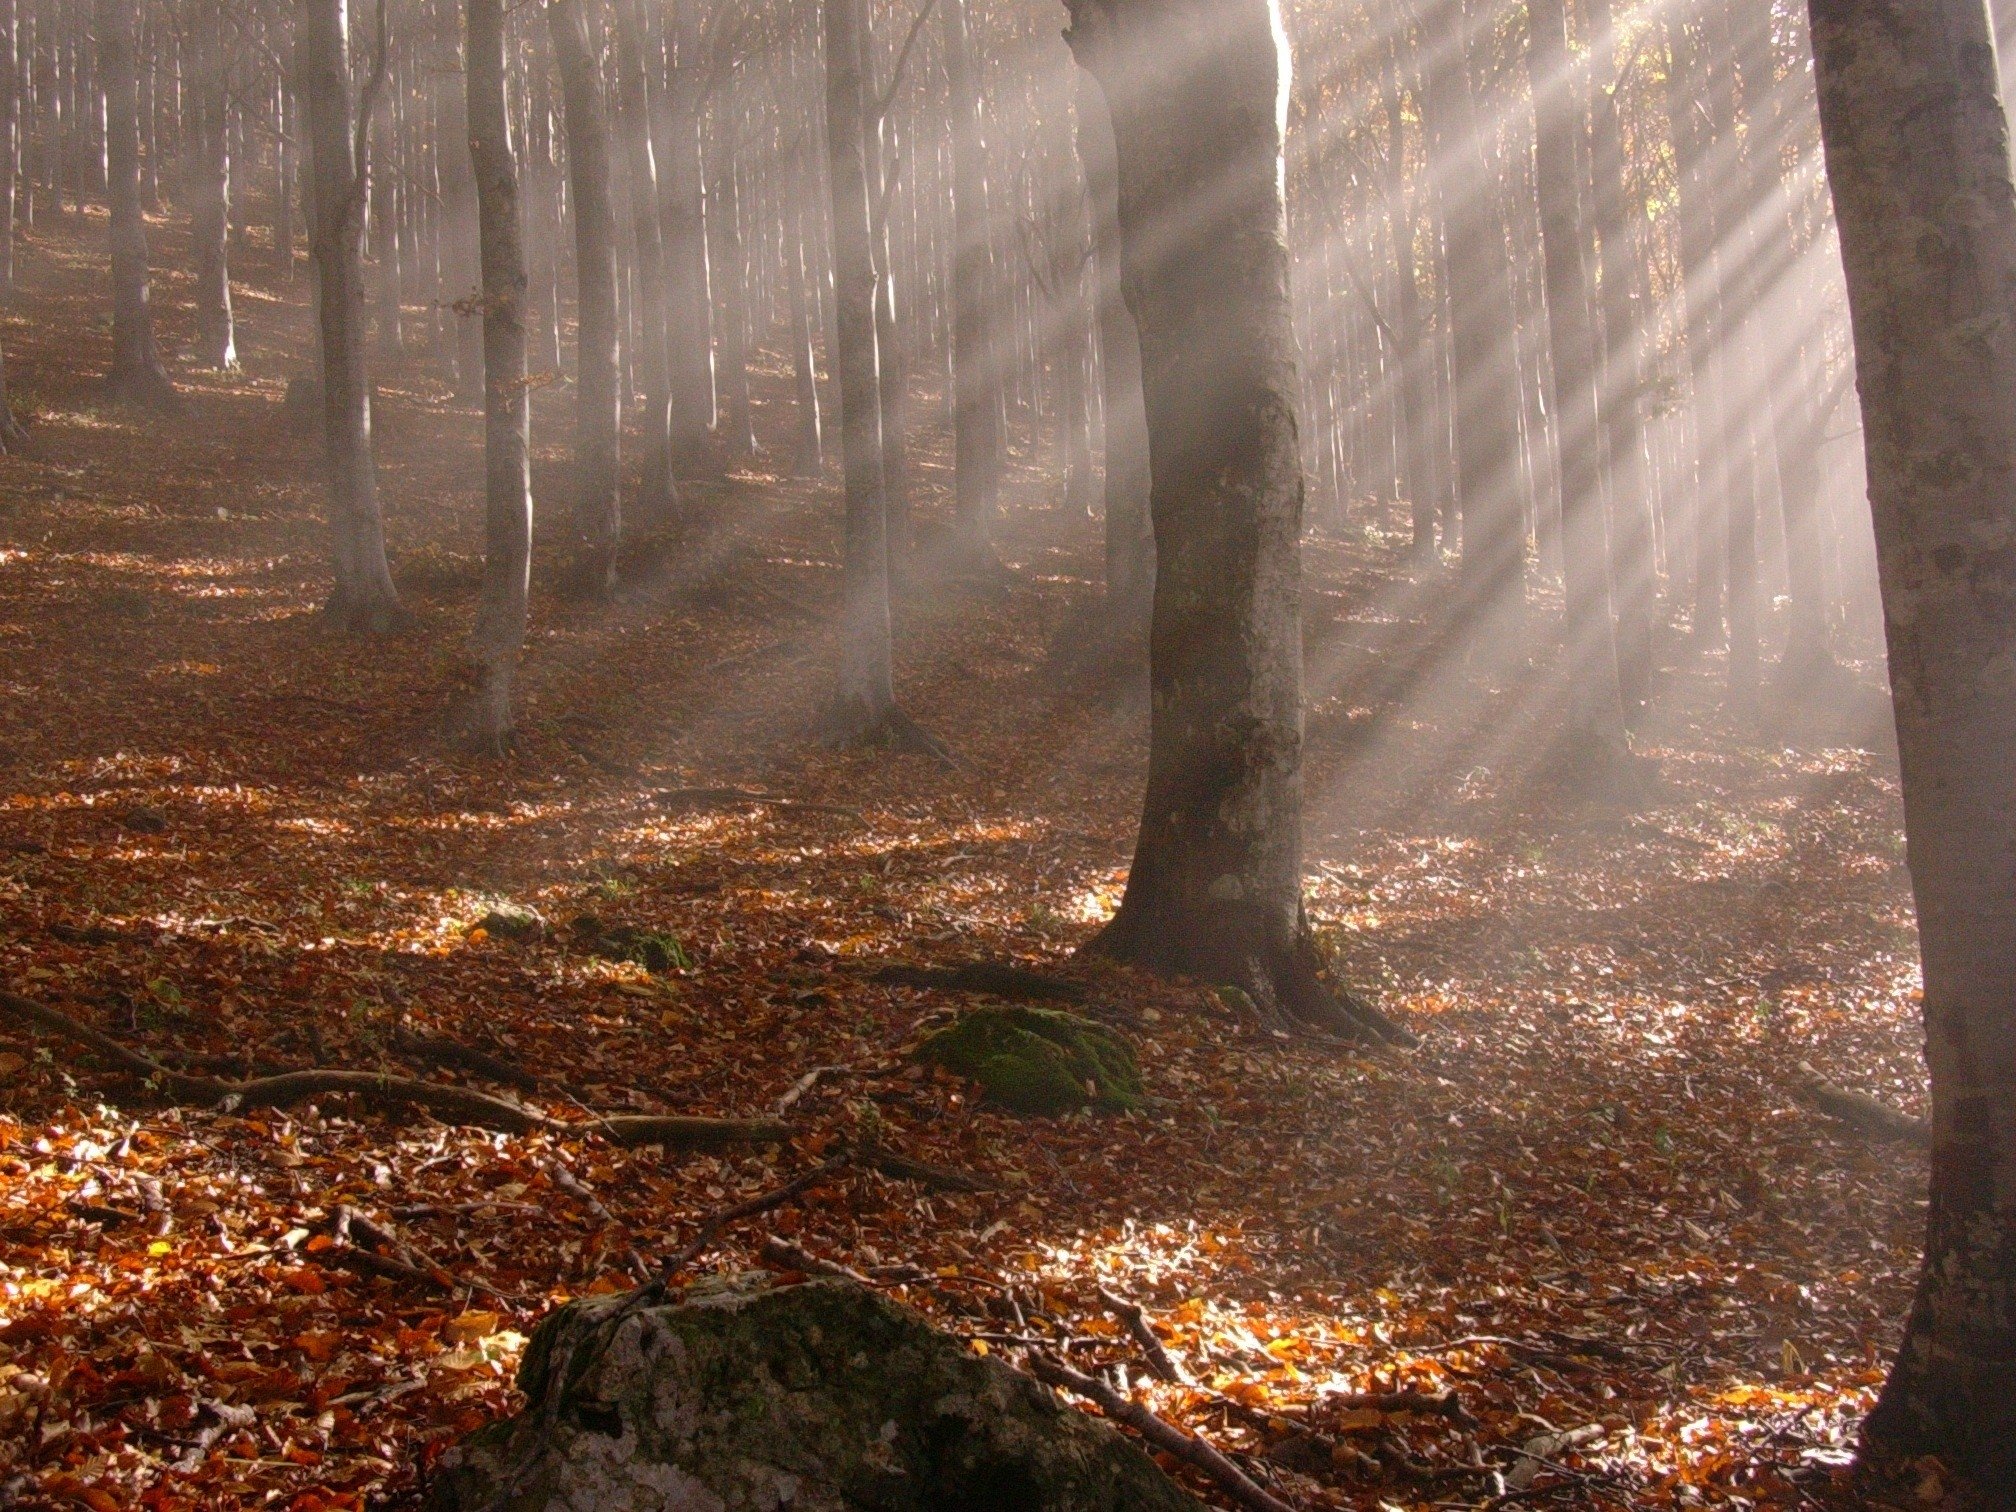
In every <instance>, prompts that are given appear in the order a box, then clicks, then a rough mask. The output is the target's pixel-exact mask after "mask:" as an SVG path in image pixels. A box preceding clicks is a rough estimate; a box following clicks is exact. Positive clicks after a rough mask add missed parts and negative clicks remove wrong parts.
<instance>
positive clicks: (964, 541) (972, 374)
mask: <svg viewBox="0 0 2016 1512" xmlns="http://www.w3.org/2000/svg"><path fill="white" fill-rule="evenodd" d="M939 16H940V18H941V20H940V24H941V27H942V33H943V38H944V48H945V74H946V80H947V86H946V87H947V89H948V90H949V93H950V99H951V102H952V241H953V254H952V257H953V265H952V388H953V395H954V397H953V405H954V418H953V492H954V495H955V497H956V508H957V512H958V532H959V543H960V555H961V556H962V557H964V558H965V559H966V561H967V562H969V563H971V564H979V563H985V562H991V561H992V560H993V552H994V548H993V544H992V542H993V535H994V517H995V515H996V514H997V513H998V512H999V509H1000V502H1001V369H1000V365H999V361H998V358H997V355H996V351H995V340H994V330H993V319H992V315H993V312H992V307H991V298H992V292H991V290H990V289H989V287H988V286H989V284H990V282H991V279H990V277H989V272H990V267H989V265H990V261H991V253H990V250H989V243H988V238H989V232H988V223H987V222H988V216H987V178H986V165H985V162H984V161H983V158H982V152H981V147H982V139H981V134H980V97H979V91H978V90H977V89H976V88H975V87H974V85H973V75H972V64H971V60H970V58H969V55H968V46H967V38H966V0H939Z"/></svg>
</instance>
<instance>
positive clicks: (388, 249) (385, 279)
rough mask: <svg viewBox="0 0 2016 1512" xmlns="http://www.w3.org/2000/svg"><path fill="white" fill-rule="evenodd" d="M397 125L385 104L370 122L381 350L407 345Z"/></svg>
mask: <svg viewBox="0 0 2016 1512" xmlns="http://www.w3.org/2000/svg"><path fill="white" fill-rule="evenodd" d="M398 140H399V136H398V126H397V123H396V122H395V121H394V119H393V115H392V111H391V109H390V108H389V107H388V108H386V109H383V110H380V111H379V112H378V113H377V116H376V118H375V119H374V120H373V121H372V122H371V160H372V167H371V238H370V240H371V243H372V246H373V248H374V249H375V251H376V254H377V255H376V257H375V258H374V259H373V262H374V267H373V282H374V285H375V287H376V290H377V295H378V340H379V343H380V345H381V348H382V350H384V351H385V352H388V353H394V354H397V353H400V352H403V351H404V350H405V349H406V333H405V320H404V311H403V309H402V307H401V304H400V277H401V274H400V269H399V175H398V173H397V172H396V171H395V168H396V165H395V163H394V160H393V152H394V144H395V143H396V142H397V141H398Z"/></svg>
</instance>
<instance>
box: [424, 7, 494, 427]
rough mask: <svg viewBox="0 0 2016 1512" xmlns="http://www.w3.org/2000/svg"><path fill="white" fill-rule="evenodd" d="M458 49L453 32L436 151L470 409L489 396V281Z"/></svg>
mask: <svg viewBox="0 0 2016 1512" xmlns="http://www.w3.org/2000/svg"><path fill="white" fill-rule="evenodd" d="M450 14H451V15H452V14H453V12H452V11H451V12H450ZM458 43H459V38H457V37H456V35H455V31H454V30H453V29H450V30H449V31H448V32H447V33H446V35H445V36H444V37H443V38H442V41H441V61H440V64H439V65H438V66H439V67H440V69H441V70H442V72H443V73H444V74H446V75H448V76H449V77H448V81H447V84H446V86H445V87H443V88H442V89H441V92H440V93H439V94H438V95H437V97H436V98H437V103H438V106H439V109H440V116H439V122H440V131H439V134H438V136H437V137H436V138H435V149H434V150H435V155H436V159H437V163H438V172H439V176H440V180H441V261H442V265H443V271H444V272H445V273H446V275H447V279H448V309H447V315H448V319H449V321H450V322H451V329H452V331H453V334H454V340H455V347H454V355H455V397H456V398H457V399H458V400H460V401H461V402H463V403H464V404H475V403H478V402H479V401H480V400H481V398H482V396H483V391H484V384H483V317H482V315H481V314H480V313H479V312H478V310H477V308H476V305H477V297H476V296H477V288H478V286H479V285H480V284H481V282H482V276H483V275H482V269H481V266H480V264H479V262H478V259H477V252H476V213H477V212H476V180H475V176H474V175H473V174H472V173H471V172H470V171H469V154H468V152H467V151H466V150H465V146H466V144H467V142H468V140H469V117H468V100H467V97H466V95H467V92H466V89H465V88H457V87H455V81H454V78H453V75H455V74H458V73H461V72H462V59H461V56H460V53H461V48H460V46H459V45H458Z"/></svg>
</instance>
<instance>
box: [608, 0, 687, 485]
mask: <svg viewBox="0 0 2016 1512" xmlns="http://www.w3.org/2000/svg"><path fill="white" fill-rule="evenodd" d="M615 16H616V137H617V140H618V141H620V142H621V143H622V144H623V156H624V165H625V173H626V178H627V179H628V183H629V189H630V231H631V246H632V248H633V254H634V256H635V259H636V261H635V263H634V264H633V266H634V268H635V270H636V275H637V309H636V321H635V330H636V333H637V341H636V348H635V351H634V352H633V354H632V359H631V360H632V361H633V363H634V364H635V366H636V369H637V377H638V380H639V386H640V387H641V388H642V389H643V390H644V414H643V418H642V422H641V425H640V431H641V434H642V438H643V443H644V455H643V457H642V458H641V459H640V460H641V462H642V464H643V476H642V479H641V481H640V483H639V485H638V500H637V503H638V508H639V509H640V510H641V511H646V512H649V513H653V514H658V515H666V514H669V512H670V510H671V509H672V506H673V505H674V503H675V502H676V501H677V499H678V489H677V487H676V486H675V485H674V483H673V481H672V377H671V371H670V369H669V367H668V362H669V360H670V351H671V348H670V346H669V344H668V332H667V328H666V315H665V302H666V287H665V243H664V231H663V227H662V226H661V225H660V223H659V218H658V159H657V156H656V154H655V153H654V152H653V150H652V146H651V91H650V84H649V79H648V77H647V74H646V70H645V66H644V7H643V5H642V4H641V3H640V0H617V3H616V7H615Z"/></svg>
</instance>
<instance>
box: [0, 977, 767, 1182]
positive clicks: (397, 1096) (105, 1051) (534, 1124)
mask: <svg viewBox="0 0 2016 1512" xmlns="http://www.w3.org/2000/svg"><path fill="white" fill-rule="evenodd" d="M0 1019H11V1020H13V1021H14V1022H15V1023H19V1024H25V1025H27V1026H29V1027H30V1028H35V1029H41V1030H45V1031H47V1032H49V1033H51V1034H59V1035H61V1036H63V1037H64V1038H65V1039H68V1040H71V1041H73V1042H74V1043H76V1044H80V1045H83V1046H84V1047H85V1048H86V1049H88V1050H90V1051H92V1052H93V1053H94V1054H96V1055H98V1056H99V1057H100V1058H102V1059H104V1060H105V1061H107V1062H109V1063H110V1064H112V1065H113V1066H116V1067H117V1068H118V1069H119V1070H121V1071H125V1072H127V1073H129V1074H130V1075H133V1076H138V1077H141V1078H143V1079H145V1080H146V1081H147V1082H148V1083H150V1084H151V1085H153V1086H155V1087H157V1088H159V1089H160V1090H161V1092H162V1093H163V1094H164V1095H165V1096H166V1097H168V1098H169V1099H170V1100H171V1101H174V1102H179V1103H187V1104H191V1105H196V1106H222V1107H223V1108H225V1109H226V1110H227V1111H234V1112H235V1111H236V1110H237V1109H239V1108H286V1107H292V1106H294V1105H296V1104H298V1103H303V1102H307V1101H308V1100H309V1099H311V1098H316V1097H329V1096H337V1095H345V1096H354V1097H357V1098H360V1099H361V1100H362V1101H364V1102H365V1103H366V1104H368V1105H370V1106H372V1107H374V1108H378V1109H381V1110H391V1109H405V1108H421V1109H424V1110H425V1111H426V1112H428V1113H431V1114H433V1115H434V1116H435V1117H436V1118H438V1119H440V1120H441V1121H442V1122H443V1123H459V1124H468V1125H471V1126H473V1127H475V1128H480V1129H495V1130H497V1131H499V1132H501V1133H505V1134H529V1133H533V1132H544V1133H550V1134H555V1135H560V1136H563V1137H572V1136H576V1135H579V1134H581V1133H584V1132H586V1131H588V1130H594V1131H595V1132H597V1133H600V1134H601V1135H602V1136H603V1137H605V1138H606V1139H609V1140H610V1141H612V1142H613V1143H615V1144H620V1145H651V1144H662V1145H664V1146H666V1147H667V1148H669V1149H675V1150H722V1149H733V1148H737V1147H741V1146H746V1145H762V1144H783V1143H786V1142H788V1141H789V1140H790V1138H791V1135H792V1132H793V1130H792V1128H791V1126H790V1125H789V1124H786V1123H781V1122H779V1121H777V1120H775V1119H768V1118H691V1117H673V1116H660V1115H656V1114H649V1113H621V1114H607V1115H596V1116H595V1117H594V1119H593V1121H592V1122H588V1123H565V1122H562V1121H561V1120H560V1119H557V1118H549V1117H548V1116H547V1115H546V1114H544V1113H541V1112H539V1111H538V1110H536V1109H533V1108H527V1107H524V1106H522V1105H520V1104H518V1103H514V1102H507V1101H505V1100H504V1099H503V1098H501V1097H491V1096H490V1095H489V1094H487V1093H483V1092H476V1091H472V1090H471V1089H469V1088H467V1087H456V1086H450V1085H448V1084H446V1083H444V1082H427V1081H416V1080H414V1079H412V1078H410V1077H404V1076H387V1075H385V1074H383V1073H381V1072H377V1071H339V1070H331V1069H326V1068H321V1067H317V1068H312V1069H309V1070H305V1071H286V1072H282V1073H280V1074H279V1075H277V1076H261V1077H255V1078H253V1079H251V1080H249V1081H236V1082H234V1081H220V1080H218V1079H217V1078H215V1077H209V1076H191V1075H188V1074H186V1073H184V1072H181V1071H175V1070H172V1069H170V1068H169V1067H167V1066H164V1065H162V1064H161V1063H160V1062H159V1061H156V1060H153V1059H150V1058H149V1057H148V1056H145V1055H142V1054H141V1053H140V1052H139V1051H137V1050H132V1049H128V1048H127V1047H126V1046H125V1045H122V1044H120V1043H119V1041H117V1040H115V1039H113V1038H112V1037H111V1036H110V1035H107V1034H103V1033H100V1032H99V1031H98V1030H96V1029H93V1028H92V1027H91V1026H90V1025H88V1024H83V1023H79V1022H78V1021H77V1020H76V1019H73V1018H71V1017H70V1016H69V1015H68V1014H66V1013H59V1012H57V1011H56V1010H55V1009H54V1008H49V1007H45V1006H44V1005H42V1004H41V1003H37V1002H35V1001H33V1000H32V999H29V998H24V997H20V996H18V995H16V994H15V993H12V992H6V991H0Z"/></svg>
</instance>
